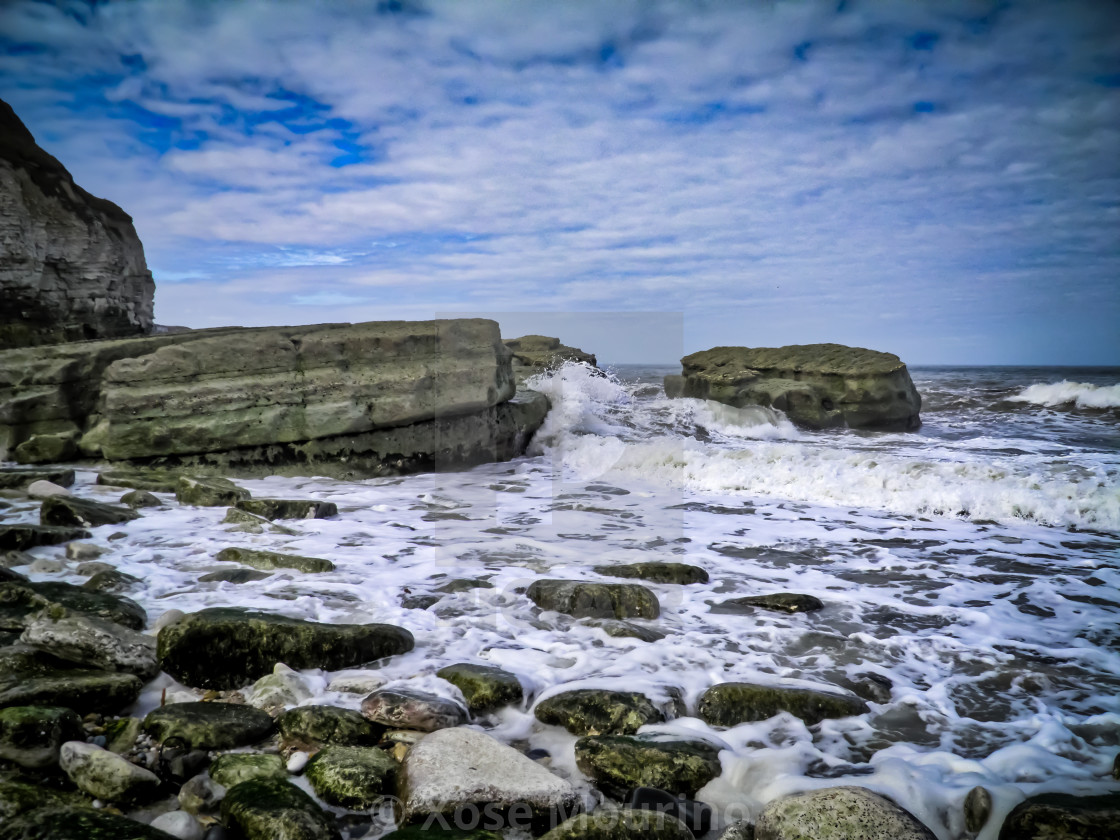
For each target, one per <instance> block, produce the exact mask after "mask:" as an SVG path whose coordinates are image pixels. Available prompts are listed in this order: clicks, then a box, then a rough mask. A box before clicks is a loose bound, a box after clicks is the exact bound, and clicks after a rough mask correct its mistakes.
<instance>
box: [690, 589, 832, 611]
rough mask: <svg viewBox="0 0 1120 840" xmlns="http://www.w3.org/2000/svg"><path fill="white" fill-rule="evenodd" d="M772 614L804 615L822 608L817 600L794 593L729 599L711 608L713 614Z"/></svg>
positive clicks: (810, 596)
mask: <svg viewBox="0 0 1120 840" xmlns="http://www.w3.org/2000/svg"><path fill="white" fill-rule="evenodd" d="M755 608H757V609H762V610H770V611H772V612H784V613H804V612H813V611H814V610H819V609H823V608H824V604H823V603H821V600H820V599H819V598H814V597H813V596H812V595H802V594H799V593H796V592H774V593H771V594H769V595H748V596H746V597H744V598H729V599H728V600H726V601H723V602H722V603H719V604H715V605H713V606H712V612H714V613H731V614H742V613H746V614H750V613H751V612H752V610H753V609H755Z"/></svg>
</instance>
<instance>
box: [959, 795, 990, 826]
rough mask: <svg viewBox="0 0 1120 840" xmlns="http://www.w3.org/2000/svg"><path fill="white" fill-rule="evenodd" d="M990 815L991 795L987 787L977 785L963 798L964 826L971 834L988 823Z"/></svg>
mask: <svg viewBox="0 0 1120 840" xmlns="http://www.w3.org/2000/svg"><path fill="white" fill-rule="evenodd" d="M991 815H992V795H991V794H990V793H989V792H988V790H987V788H982V787H980V786H979V785H977V786H976V787H974V788H973V789H972V790H970V791H969V792H968V795H967V796H965V798H964V827H965V828H966V829H968V830H969V831H970V832H971V833H973V834H978V833H979V832H980V829H982V828H983V827H984V826H985V825H987V824H988V817H990V816H991Z"/></svg>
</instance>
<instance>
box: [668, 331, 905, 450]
mask: <svg viewBox="0 0 1120 840" xmlns="http://www.w3.org/2000/svg"><path fill="white" fill-rule="evenodd" d="M681 365H682V368H683V371H682V378H677V377H673V378H672V379H671V381H670V380H669V379H667V381H666V383H665V392H666V394H668V395H669V396H683V397H694V398H696V399H702V400H715V401H716V402H720V403H724V404H726V405H731V406H734V407H736V408H743V407H745V406H749V405H763V406H771V407H773V408H776V409H779V410H780V411H782V412H784V413H785V414H786V416H788V417H789V419H790V420H792V421H793V422H794V423H797V424H798V425H800V426H805V427H807V428H811V429H822V428H830V427H834V426H848V427H850V428H853V429H881V430H884V431H910V430H913V429H917V428H918V426H919V425H921V419H920V417H919V415H918V412H919V411H920V410H921V407H922V398H921V396H919V394H918V391H917V389H916V388H915V387H914V383H913V382H912V381H911V379H910V373H909V372H908V371H907V370H906V365H904V364H903V363H902V362H901V361H900V360H899V358H898V356H895V355H893V354H891V353H880V352H877V351H874V350H864V349H862V348H859V347H845V346H844V345H841V344H794V345H789V346H787V347H754V348H751V347H714V348H712V349H711V350H702V351H700V352H699V353H693V354H691V355H689V356H685V357H684V358H683V359H681Z"/></svg>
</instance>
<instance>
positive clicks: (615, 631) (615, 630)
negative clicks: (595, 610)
mask: <svg viewBox="0 0 1120 840" xmlns="http://www.w3.org/2000/svg"><path fill="white" fill-rule="evenodd" d="M587 624H588V625H589V626H590V627H598V628H599V629H600V630H602V631H603V632H604V633H606V634H607V635H608V636H610V637H611V638H614V639H637V640H638V641H640V642H656V641H659V640H660V639H664V638H665V634H664V633H662V632H661V631H660V630H654V629H653V628H652V627H643V626H642V625H640V624H635V623H634V622H632V621H617V620H615V619H613V618H594V619H591V620H590V621H588V622H587Z"/></svg>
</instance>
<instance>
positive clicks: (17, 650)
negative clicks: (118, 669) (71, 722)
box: [0, 644, 143, 714]
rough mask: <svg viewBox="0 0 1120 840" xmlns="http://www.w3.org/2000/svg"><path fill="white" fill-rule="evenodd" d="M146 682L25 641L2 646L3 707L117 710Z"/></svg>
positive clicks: (0, 684) (0, 692)
mask: <svg viewBox="0 0 1120 840" xmlns="http://www.w3.org/2000/svg"><path fill="white" fill-rule="evenodd" d="M142 686H143V683H142V682H141V681H140V679H139V678H138V677H136V676H134V675H132V674H121V673H115V672H111V671H95V670H91V669H88V668H72V667H69V666H68V663H65V662H63V661H61V660H59V659H56V658H54V657H52V656H49V655H48V654H45V653H43V652H42V651H40V650H37V649H35V648H32V647H28V646H27V645H23V644H14V645H8V646H7V647H2V648H0V707H4V706H64V707H66V708H69V709H73V710H74V711H76V712H78V713H79V714H86V713H89V712H117V711H119V710H120V709H121V708H123V707H124V706H127V705H128V704H130V703H132V702H133V701H135V700H136V698H137V696H138V695H139V694H140V689H141V687H142Z"/></svg>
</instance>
